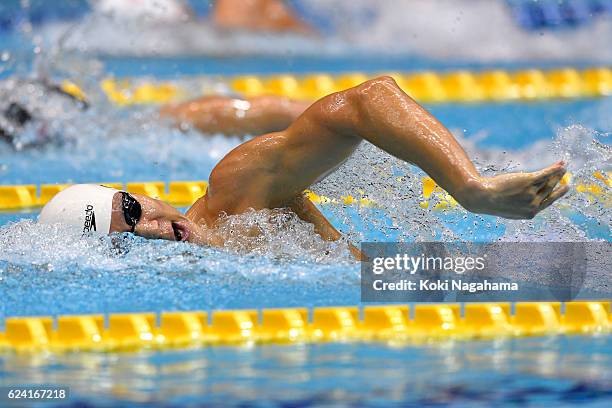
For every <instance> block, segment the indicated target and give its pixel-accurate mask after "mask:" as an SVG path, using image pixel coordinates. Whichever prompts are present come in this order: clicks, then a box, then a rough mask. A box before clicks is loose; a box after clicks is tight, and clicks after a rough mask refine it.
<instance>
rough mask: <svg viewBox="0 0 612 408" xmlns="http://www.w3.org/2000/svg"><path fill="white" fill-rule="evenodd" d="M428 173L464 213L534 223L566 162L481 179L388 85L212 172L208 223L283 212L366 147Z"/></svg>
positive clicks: (320, 106)
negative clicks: (262, 211) (249, 212)
mask: <svg viewBox="0 0 612 408" xmlns="http://www.w3.org/2000/svg"><path fill="white" fill-rule="evenodd" d="M364 139H365V140H368V141H369V142H371V143H373V144H374V145H376V146H378V147H379V148H381V149H383V150H385V151H386V152H388V153H390V154H392V155H393V156H396V157H398V158H400V159H402V160H405V161H407V162H411V163H414V164H416V165H417V166H419V167H420V168H422V169H423V170H424V171H425V172H427V173H428V174H429V175H430V176H431V177H432V178H433V179H434V180H435V181H436V182H437V183H438V184H439V185H440V186H441V187H442V188H444V189H445V190H446V191H448V192H449V193H450V194H452V195H453V196H454V198H455V199H456V200H457V201H458V202H459V203H460V204H461V205H463V206H464V207H465V208H466V209H468V210H470V211H473V212H478V213H486V214H493V215H497V216H501V217H506V218H532V217H533V216H535V214H537V213H538V212H539V211H541V210H543V209H544V208H546V207H548V206H549V205H551V204H552V203H553V202H554V201H556V200H557V199H559V198H560V197H561V196H563V195H564V194H565V193H566V192H567V190H568V187H567V186H559V187H557V184H558V182H559V180H560V179H561V177H562V176H563V174H564V173H565V167H564V164H563V163H562V162H559V163H556V164H553V165H552V166H549V167H547V168H545V169H543V170H540V171H537V172H533V173H511V174H503V175H499V176H495V177H482V176H481V175H480V174H479V173H478V171H477V170H476V168H475V166H474V165H473V163H472V162H471V161H470V159H469V158H468V156H467V155H466V153H465V151H464V150H463V149H462V148H461V146H460V145H459V143H457V141H456V140H455V138H454V137H453V135H452V134H451V133H450V132H449V131H448V130H447V129H446V128H445V127H444V126H443V125H442V124H441V123H440V122H438V121H437V120H436V119H435V118H434V117H433V116H432V115H431V114H429V113H428V112H427V111H426V110H425V109H424V108H422V107H421V106H420V105H419V104H418V103H416V102H415V101H414V100H413V99H412V98H410V97H409V96H408V95H406V94H405V93H404V92H403V91H402V90H401V89H400V88H399V87H398V86H397V84H396V83H395V81H393V79H391V78H388V77H382V78H377V79H373V80H370V81H367V82H365V83H363V84H361V85H359V86H357V87H355V88H351V89H348V90H346V91H342V92H338V93H335V94H332V95H329V96H327V97H325V98H323V99H321V100H319V101H317V102H316V103H314V104H313V105H312V106H311V107H310V108H308V109H307V110H306V112H304V113H303V114H302V115H301V116H300V117H299V118H298V119H297V120H296V121H295V122H294V123H293V124H292V125H291V126H290V127H289V128H288V129H287V130H286V131H284V132H278V133H272V134H268V135H263V136H259V137H257V138H255V139H253V140H250V141H248V142H246V143H243V144H242V145H240V146H238V147H237V148H236V149H234V150H233V151H231V152H230V153H229V154H228V155H227V156H226V157H225V158H223V160H221V162H219V164H218V165H217V166H216V167H215V169H214V170H213V172H212V174H211V176H210V179H209V182H210V189H209V194H208V197H207V213H208V216H209V217H210V216H212V215H214V214H218V213H221V212H227V213H230V214H231V213H240V212H243V211H245V210H246V209H247V208H255V209H259V208H274V207H286V206H288V203H290V202H291V200H292V199H293V198H294V197H295V196H296V195H297V194H299V193H300V192H302V191H303V190H305V189H306V188H308V187H309V186H310V185H311V184H313V183H315V182H316V181H317V180H319V179H320V178H321V177H323V176H324V175H325V174H326V173H328V172H330V171H332V170H333V169H335V168H336V167H337V166H339V165H340V164H341V163H342V162H343V161H344V160H346V159H347V158H348V157H349V156H350V155H351V153H352V152H353V151H354V150H355V149H356V148H357V146H358V145H359V143H360V142H361V141H362V140H364Z"/></svg>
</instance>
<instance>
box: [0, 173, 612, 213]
mask: <svg viewBox="0 0 612 408" xmlns="http://www.w3.org/2000/svg"><path fill="white" fill-rule="evenodd" d="M593 177H594V178H595V179H597V181H584V180H583V181H581V182H579V183H577V185H576V187H575V188H576V191H577V192H578V193H580V194H582V195H583V196H584V197H586V198H587V199H588V200H589V201H591V202H599V203H601V204H602V205H604V206H606V207H612V195H611V194H610V191H609V188H610V187H612V173H603V172H595V173H593ZM570 180H571V175H570V174H569V173H568V174H566V175H565V177H564V178H563V179H562V180H561V184H567V183H569V182H570ZM96 184H101V185H105V186H108V187H113V188H116V189H119V190H125V191H128V192H131V193H136V194H145V195H148V196H149V197H153V198H159V199H161V200H164V201H167V202H169V203H170V204H173V205H177V206H188V205H191V204H193V203H194V202H195V201H196V200H197V199H198V198H200V197H202V196H203V195H204V194H205V193H206V188H207V186H208V183H207V182H206V181H171V182H169V183H166V182H163V181H148V182H131V183H126V184H123V183H96ZM68 186H70V184H41V185H39V186H37V185H34V184H23V185H5V186H2V185H0V211H14V210H25V209H30V208H36V207H40V206H43V205H45V204H46V203H47V202H48V201H49V200H50V199H51V198H52V197H53V196H54V195H55V194H57V193H59V192H60V191H62V190H63V189H65V188H66V187H68ZM306 193H307V195H308V197H309V198H310V200H312V201H313V202H315V203H317V204H322V205H325V204H344V205H360V206H365V207H368V206H375V205H376V203H374V202H373V201H372V200H371V199H370V198H368V196H367V194H366V192H364V191H361V190H357V191H355V192H354V193H352V194H347V195H344V196H341V197H338V198H336V197H327V196H324V195H318V194H316V193H315V192H313V191H306ZM421 194H422V197H421V201H420V202H419V205H420V206H421V207H423V208H428V207H430V205H431V206H432V208H433V209H446V208H452V207H455V206H456V205H457V202H456V201H455V199H453V197H451V196H450V195H449V194H448V193H447V192H446V191H444V190H443V189H442V188H440V187H439V186H437V185H436V183H435V182H434V181H433V180H432V179H431V178H429V177H423V178H422V179H421Z"/></svg>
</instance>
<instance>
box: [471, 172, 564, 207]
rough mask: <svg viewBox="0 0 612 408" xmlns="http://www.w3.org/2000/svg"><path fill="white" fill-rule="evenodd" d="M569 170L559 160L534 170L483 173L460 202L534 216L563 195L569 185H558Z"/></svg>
mask: <svg viewBox="0 0 612 408" xmlns="http://www.w3.org/2000/svg"><path fill="white" fill-rule="evenodd" d="M565 172H566V168H565V163H564V162H563V161H559V162H557V163H555V164H553V165H552V166H549V167H547V168H545V169H542V170H540V171H536V172H533V173H508V174H502V175H499V176H494V177H483V178H482V179H481V183H479V184H480V185H479V186H478V188H476V189H475V190H476V191H472V192H471V193H470V194H469V195H468V197H467V198H466V199H465V200H463V201H464V202H465V204H464V202H461V201H462V200H460V202H461V204H462V205H463V206H464V207H465V208H466V209H467V210H469V211H472V212H476V213H482V214H491V215H496V216H498V217H504V218H510V219H531V218H533V217H535V215H536V214H537V213H539V212H540V211H542V210H543V209H545V208H546V207H548V206H549V205H551V204H552V203H554V202H555V201H557V200H558V199H559V198H561V197H563V196H564V195H565V194H566V193H567V192H568V190H569V186H567V185H565V186H562V185H558V184H559V181H560V180H561V178H562V177H563V175H564V174H565Z"/></svg>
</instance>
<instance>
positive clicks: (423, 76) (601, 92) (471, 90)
mask: <svg viewBox="0 0 612 408" xmlns="http://www.w3.org/2000/svg"><path fill="white" fill-rule="evenodd" d="M378 75H390V76H392V77H393V78H394V79H395V80H396V81H397V83H398V84H399V86H400V87H401V88H402V89H403V90H404V91H406V92H407V93H408V94H409V95H411V96H412V97H413V98H414V99H416V100H417V101H420V102H424V103H444V102H491V101H513V100H543V99H558V98H561V99H568V98H591V97H601V96H607V95H611V94H612V68H610V67H593V68H587V69H583V70H579V69H574V68H557V69H551V70H542V69H526V70H517V71H508V70H502V69H496V70H484V71H468V70H460V71H451V72H434V71H423V72H406V73H402V72H386V73H384V72H383V73H378V74H371V73H363V72H352V73H344V74H338V75H332V74H326V73H315V74H305V75H295V74H277V75H267V76H261V75H242V76H235V77H209V78H208V79H206V80H205V78H203V79H202V81H203V83H208V85H203V86H202V88H203V89H202V92H203V93H210V91H211V87H210V84H209V83H210V81H211V80H213V79H214V80H217V81H220V82H221V83H224V84H225V88H226V90H231V91H234V92H236V93H238V94H241V95H244V96H246V97H252V96H259V95H280V96H286V97H290V98H295V99H305V100H315V99H318V98H321V97H323V96H325V95H329V94H330V93H333V92H337V91H340V90H343V89H347V88H350V87H352V86H355V85H358V84H360V83H362V82H364V81H366V80H367V79H369V78H373V77H375V76H378ZM206 81H208V82H206ZM100 87H101V88H102V90H103V91H104V92H105V93H106V95H107V96H108V98H109V99H110V100H111V101H112V102H114V103H116V104H118V105H132V104H164V103H169V102H176V101H178V100H181V99H184V98H185V97H188V96H194V91H193V86H192V85H190V86H189V87H187V86H184V85H183V86H181V84H180V82H171V81H157V82H153V81H146V80H143V81H139V80H138V79H134V80H133V81H131V80H128V79H114V78H107V79H105V80H103V81H102V82H101V83H100ZM64 89H65V90H66V91H67V92H71V93H73V94H74V95H75V96H78V97H80V98H82V97H84V93H83V91H82V90H81V89H80V88H79V87H78V86H77V85H76V84H74V83H72V82H66V83H65V84H64Z"/></svg>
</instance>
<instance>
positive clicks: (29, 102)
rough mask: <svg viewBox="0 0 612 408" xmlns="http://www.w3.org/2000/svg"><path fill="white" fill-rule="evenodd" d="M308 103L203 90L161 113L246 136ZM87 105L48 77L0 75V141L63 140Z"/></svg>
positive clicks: (206, 129)
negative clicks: (70, 123)
mask: <svg viewBox="0 0 612 408" xmlns="http://www.w3.org/2000/svg"><path fill="white" fill-rule="evenodd" d="M309 105H310V103H309V102H304V101H297V100H293V99H289V98H285V97H282V96H273V95H271V96H259V97H254V98H247V99H237V98H233V97H228V96H204V97H200V98H197V99H194V100H190V101H186V102H183V103H179V104H173V105H166V106H162V107H161V109H160V116H161V117H162V118H164V119H166V120H170V121H172V122H173V123H174V124H176V125H177V126H178V127H179V128H181V129H186V128H195V129H197V130H198V131H200V132H201V133H202V134H204V135H212V134H223V135H227V136H242V137H244V136H247V135H259V134H263V133H269V132H276V131H280V130H284V129H286V128H287V127H289V125H290V124H291V123H293V121H295V119H297V117H298V116H299V115H300V114H302V112H304V110H306V108H307V107H308V106H309ZM88 108H89V102H88V101H86V100H84V99H80V98H79V97H76V96H74V95H72V94H70V93H68V92H66V91H64V90H63V89H62V88H61V87H60V86H58V85H55V84H53V83H51V82H49V81H46V80H26V79H19V78H11V79H8V80H5V81H0V141H4V142H6V143H8V144H9V145H12V146H13V147H14V148H15V149H16V150H23V149H25V148H37V147H41V146H43V145H46V144H49V143H60V144H62V143H63V142H64V141H65V140H64V138H63V135H62V132H61V129H62V124H61V121H71V120H73V118H74V117H75V116H76V115H79V114H81V113H82V112H85V111H87V109H88ZM57 121H59V123H54V122H57Z"/></svg>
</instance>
